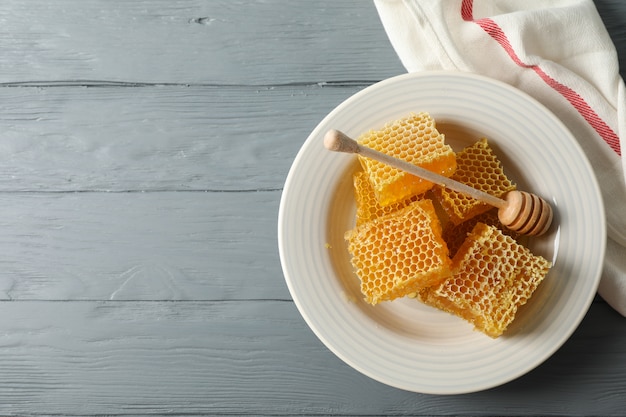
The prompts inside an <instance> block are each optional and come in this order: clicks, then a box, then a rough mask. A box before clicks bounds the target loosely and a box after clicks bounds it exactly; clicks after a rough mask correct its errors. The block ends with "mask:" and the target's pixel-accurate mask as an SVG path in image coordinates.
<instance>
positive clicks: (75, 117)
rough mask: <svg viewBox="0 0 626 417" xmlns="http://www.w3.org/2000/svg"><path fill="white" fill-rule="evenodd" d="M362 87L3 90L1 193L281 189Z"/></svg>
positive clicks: (0, 109) (0, 106) (0, 101)
mask: <svg viewBox="0 0 626 417" xmlns="http://www.w3.org/2000/svg"><path fill="white" fill-rule="evenodd" d="M363 87H364V85H356V86H354V85H348V86H323V85H318V84H311V85H307V86H282V87H281V86H279V87H271V88H270V87H268V88H260V87H220V88H216V87H197V86H196V87H185V86H161V87H123V88H121V87H115V86H113V87H97V88H95V87H94V88H85V87H69V86H56V87H55V86H48V87H41V86H40V87H20V88H0V132H2V140H1V141H0V152H1V153H2V155H3V163H2V164H1V165H0V192H2V191H129V190H130V191H163V190H165V191H169V190H183V191H188V190H218V191H221V190H252V191H254V190H260V189H261V190H263V189H280V188H282V186H283V184H284V181H285V177H286V176H287V172H288V171H289V167H290V165H291V162H292V161H293V158H294V157H295V155H296V153H297V151H298V149H299V148H300V146H301V145H302V143H303V142H304V141H305V139H306V138H307V137H308V135H309V134H310V133H311V131H312V130H313V129H314V128H315V126H316V125H317V123H318V122H319V121H320V120H321V119H322V118H323V117H324V116H325V115H326V114H327V113H328V112H330V111H331V110H332V109H333V108H334V107H335V106H336V105H338V104H339V103H341V102H342V101H343V100H345V99H346V98H348V97H349V96H351V95H352V94H355V93H356V92H357V91H359V90H361V89H362V88H363Z"/></svg>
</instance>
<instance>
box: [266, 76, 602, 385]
mask: <svg viewBox="0 0 626 417" xmlns="http://www.w3.org/2000/svg"><path fill="white" fill-rule="evenodd" d="M431 76H437V77H441V76H444V77H453V78H459V79H462V78H468V79H473V80H478V81H479V82H486V83H488V84H490V85H493V86H495V87H497V88H500V89H505V90H508V91H509V92H510V93H512V94H514V95H516V96H518V97H522V98H523V99H524V100H526V101H528V102H530V103H532V105H534V106H535V107H537V108H539V109H541V111H542V112H543V113H544V114H545V115H546V116H547V117H549V118H550V119H551V122H552V123H554V124H555V125H558V127H559V129H560V130H562V131H563V132H564V133H566V136H567V137H568V139H567V140H568V143H567V144H568V145H571V146H573V147H575V148H576V153H577V154H579V156H580V157H581V160H582V162H583V163H584V164H585V170H586V171H588V172H589V173H590V174H591V177H590V178H589V181H590V182H591V185H592V186H593V191H594V194H596V196H597V197H598V198H597V199H596V200H597V204H598V205H599V209H600V210H599V213H598V214H599V218H598V219H597V221H598V222H599V223H600V224H599V226H601V229H602V230H601V239H600V241H601V242H600V246H601V247H600V248H599V251H600V253H601V255H602V256H601V257H600V258H601V259H604V255H605V252H606V239H607V231H606V216H605V212H604V202H603V200H602V196H601V193H600V188H599V183H598V181H597V177H596V175H595V171H594V170H593V167H592V166H591V163H590V161H589V160H588V158H587V156H586V154H585V153H584V151H583V149H582V147H581V146H580V144H579V143H578V141H577V140H576V138H575V137H574V136H573V134H572V133H571V131H570V130H569V129H568V128H567V126H566V125H565V124H564V123H563V122H562V121H561V120H560V119H559V118H558V117H557V116H556V115H555V114H554V113H553V112H551V111H550V110H549V109H548V108H547V107H546V106H545V105H543V104H542V103H541V102H539V101H538V100H536V99H535V98H533V97H532V96H530V95H529V94H528V93H526V92H524V91H522V90H519V89H518V88H516V87H514V86H511V85H509V84H506V83H504V82H502V81H499V80H495V79H492V78H489V77H486V76H483V75H478V74H473V73H464V72H456V71H423V72H413V73H406V74H401V75H397V76H394V77H390V78H387V79H384V80H381V81H379V82H376V83H374V84H372V85H370V86H368V87H366V88H364V89H362V90H360V91H358V92H356V93H354V94H352V95H351V96H349V97H347V98H346V99H345V100H343V101H342V102H341V103H340V104H338V105H337V106H335V107H334V108H333V109H332V110H331V111H330V112H329V113H328V114H327V115H326V116H325V117H324V118H323V119H322V120H320V121H319V122H318V124H317V125H316V127H315V128H314V129H313V130H312V131H311V133H310V134H309V136H308V137H307V138H306V140H305V141H304V142H303V143H302V145H301V147H300V149H299V150H298V152H297V154H296V156H295V158H294V159H293V161H292V164H291V167H290V169H289V172H288V174H287V177H286V179H285V183H284V187H283V191H282V195H281V198H280V204H279V209H278V228H277V229H278V230H277V231H278V249H279V257H280V262H281V267H282V270H283V275H284V279H285V282H286V284H287V286H288V289H289V292H290V294H291V297H292V299H293V301H294V304H295V305H296V307H297V309H298V311H299V313H300V315H301V316H302V317H303V319H304V320H305V322H306V323H307V325H308V327H309V328H310V329H311V330H312V331H313V333H314V334H315V335H316V337H318V339H319V340H320V341H322V343H323V344H324V345H325V346H326V348H328V349H329V350H330V351H331V352H333V353H334V354H335V355H336V356H337V357H339V358H340V359H341V360H342V361H344V362H345V363H346V364H348V365H349V366H351V367H352V368H353V369H355V370H357V371H359V372H360V373H362V374H364V375H367V376H368V377H370V378H372V379H374V380H377V381H379V382H381V383H384V384H386V385H389V386H393V387H396V388H399V389H403V390H407V391H413V392H420V393H429V394H463V393H470V392H477V391H482V390H485V389H489V388H493V387H496V386H500V385H502V384H505V383H507V382H510V381H512V380H514V379H517V378H519V377H520V376H522V375H524V374H526V373H528V372H530V371H531V370H532V369H534V368H536V367H537V366H539V365H541V364H542V363H543V362H545V361H546V360H547V359H548V358H549V357H551V356H552V355H553V354H554V353H555V352H556V351H557V350H559V349H560V348H561V346H562V345H563V344H564V343H565V342H566V341H567V340H569V339H570V337H571V336H572V334H573V333H574V332H575V331H576V329H577V328H578V327H579V326H580V323H581V322H582V320H583V318H584V317H585V315H586V314H587V312H588V311H589V308H590V307H591V305H592V303H593V300H594V298H595V294H596V293H597V289H598V286H599V283H600V278H601V273H602V261H598V266H597V267H596V268H595V269H596V274H595V276H594V277H593V281H594V284H593V285H592V287H591V288H592V289H593V291H590V292H591V294H590V295H589V296H588V297H587V299H586V300H585V303H584V305H583V306H582V308H580V310H579V313H578V315H577V316H576V319H575V320H574V321H573V322H572V323H575V324H574V325H572V326H571V328H569V329H568V331H567V332H566V333H565V335H564V336H563V337H562V339H561V342H560V343H558V344H554V345H553V346H551V348H550V349H547V350H546V351H545V352H544V353H543V355H541V357H540V358H539V359H538V360H537V361H536V363H535V364H534V366H531V367H530V368H528V369H525V370H523V371H521V372H519V373H517V374H513V375H510V377H509V378H508V379H506V380H501V381H499V382H497V383H493V384H492V383H486V384H484V385H483V386H477V387H476V388H475V389H470V390H459V391H446V390H414V389H411V388H410V387H407V386H403V385H401V384H396V383H394V382H393V381H387V380H384V379H381V378H380V377H379V376H377V375H373V374H372V373H370V372H369V371H367V370H364V369H362V368H361V367H359V365H358V364H356V363H354V361H353V360H352V359H351V358H350V357H346V355H344V354H343V352H341V351H339V350H338V349H336V348H335V346H333V345H332V344H330V343H329V342H328V340H327V339H326V337H325V336H324V334H323V332H322V331H321V329H318V328H317V326H316V325H315V324H314V323H313V322H312V320H311V318H310V317H309V312H308V311H306V310H305V309H304V307H303V306H302V303H301V300H300V297H299V295H298V294H297V293H296V291H295V290H294V287H293V282H292V278H291V277H290V271H288V270H287V268H286V256H287V254H286V248H285V241H284V239H285V235H284V233H285V230H284V216H285V210H286V205H287V198H288V196H289V193H290V191H291V183H292V181H293V177H294V175H295V172H296V171H297V169H298V165H299V163H300V160H301V159H302V158H304V157H305V156H306V153H307V150H308V147H309V146H312V142H313V141H314V140H315V139H316V138H318V137H319V136H320V133H323V132H322V129H323V126H324V125H325V124H327V122H328V121H329V120H332V119H333V118H334V117H336V115H337V114H338V113H341V112H342V111H344V109H345V108H346V107H348V106H350V105H351V104H352V102H353V101H355V100H359V99H361V98H362V96H364V95H367V94H370V93H371V92H372V90H373V89H379V88H384V87H385V86H386V85H387V84H390V83H395V82H398V81H404V80H406V79H413V78H428V77H431Z"/></svg>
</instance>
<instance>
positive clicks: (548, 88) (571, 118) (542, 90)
mask: <svg viewBox="0 0 626 417" xmlns="http://www.w3.org/2000/svg"><path fill="white" fill-rule="evenodd" d="M374 3H375V5H376V8H377V10H378V13H379V15H380V18H381V21H382V23H383V26H384V28H385V30H386V32H387V35H388V37H389V39H390V41H391V44H392V45H393V47H394V49H395V50H396V52H397V54H398V56H399V57H400V60H401V61H402V63H403V64H404V66H405V67H406V69H407V70H408V71H409V72H416V71H424V70H451V71H465V72H472V73H477V74H482V75H486V76H488V77H491V78H494V79H498V80H500V81H504V82H506V83H508V84H510V85H512V86H515V87H517V88H519V89H520V90H522V91H525V92H526V93H528V94H529V95H531V96H532V97H534V98H535V99H537V100H538V101H539V102H541V103H543V104H544V105H545V106H546V107H548V108H549V109H550V110H551V111H552V112H553V113H555V114H556V115H557V116H558V117H559V118H560V119H561V120H562V121H563V123H565V125H566V126H567V127H568V128H569V129H570V130H571V132H572V133H573V134H574V136H575V137H576V139H577V140H578V142H579V143H580V145H581V146H582V148H583V150H584V151H585V153H586V155H587V158H588V159H589V161H590V162H591V164H592V166H593V168H594V171H595V174H596V177H597V179H598V182H599V183H600V187H601V192H602V196H603V198H604V204H605V209H606V216H607V229H608V230H607V232H608V236H609V238H608V242H607V254H606V259H605V267H604V271H603V276H602V279H601V282H600V288H599V290H598V292H599V294H600V295H601V296H602V297H603V298H604V299H605V300H606V301H607V302H608V303H609V304H610V305H611V306H613V308H615V309H616V310H617V311H619V312H620V313H621V314H622V315H624V316H626V177H625V171H626V170H625V168H624V167H625V166H626V161H625V159H624V157H623V156H622V151H626V145H625V144H626V94H625V88H624V81H623V80H622V78H621V77H620V75H619V65H618V58H617V53H616V50H615V46H614V45H613V42H612V41H611V38H610V37H609V35H608V33H607V31H606V28H605V26H604V24H603V22H602V20H601V19H600V16H599V14H598V11H597V10H596V8H595V5H594V4H593V2H592V1H591V0H524V1H519V0H482V1H480V0H475V1H474V0H374Z"/></svg>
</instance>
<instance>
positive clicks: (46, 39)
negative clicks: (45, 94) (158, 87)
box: [0, 0, 401, 85]
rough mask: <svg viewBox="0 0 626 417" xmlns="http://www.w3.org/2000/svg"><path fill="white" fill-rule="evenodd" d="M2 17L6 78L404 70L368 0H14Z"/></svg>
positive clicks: (153, 78)
mask: <svg viewBox="0 0 626 417" xmlns="http://www.w3.org/2000/svg"><path fill="white" fill-rule="evenodd" d="M0 19H2V25H0V39H4V41H3V42H0V68H2V71H0V82H4V83H22V82H30V81H58V80H62V81H80V80H98V81H118V82H139V83H189V84H198V83H204V84H207V83H208V84H216V83H217V84H272V85H273V84H289V83H300V82H305V83H310V82H311V81H313V82H320V81H323V82H328V81H343V80H380V79H382V78H386V77H388V76H391V75H396V74H397V73H398V71H401V69H400V68H401V67H400V65H399V60H398V58H397V56H396V55H395V53H394V51H393V50H392V49H391V47H390V45H389V41H388V40H387V38H386V37H385V35H384V31H383V28H382V25H381V24H380V20H379V19H378V15H377V14H376V9H375V8H374V7H373V5H372V4H371V3H370V2H364V1H362V0H356V1H355V0H352V1H333V0H324V1H315V2H312V3H311V2H308V1H283V0H264V1H260V0H259V1H231V0H211V1H201V0H192V1H171V0H140V1H131V2H128V1H123V0H87V1H75V0H58V1H55V2H53V3H51V2H49V1H47V0H29V1H26V2H25V1H22V0H6V1H3V2H1V3H0ZM346 57H348V58H347V59H346Z"/></svg>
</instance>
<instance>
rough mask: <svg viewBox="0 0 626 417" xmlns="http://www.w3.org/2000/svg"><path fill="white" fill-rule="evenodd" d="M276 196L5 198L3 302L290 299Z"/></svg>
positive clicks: (0, 212)
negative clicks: (278, 231)
mask: <svg viewBox="0 0 626 417" xmlns="http://www.w3.org/2000/svg"><path fill="white" fill-rule="evenodd" d="M279 198H280V192H277V191H273V192H255V193H237V192H235V193H215V192H211V193H205V192H169V193H160V192H159V193H53V194H40V193H26V194H19V193H9V194H4V195H2V200H3V204H1V205H0V229H1V230H2V234H0V252H1V253H2V254H3V256H2V260H1V264H2V268H0V299H5V300H245V299H256V300H259V299H270V300H274V299H281V300H290V299H291V297H290V296H289V293H288V291H287V287H286V285H285V282H284V280H283V275H282V271H281V268H280V262H279V259H278V251H277V248H278V244H277V238H276V228H277V212H278V202H279Z"/></svg>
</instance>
